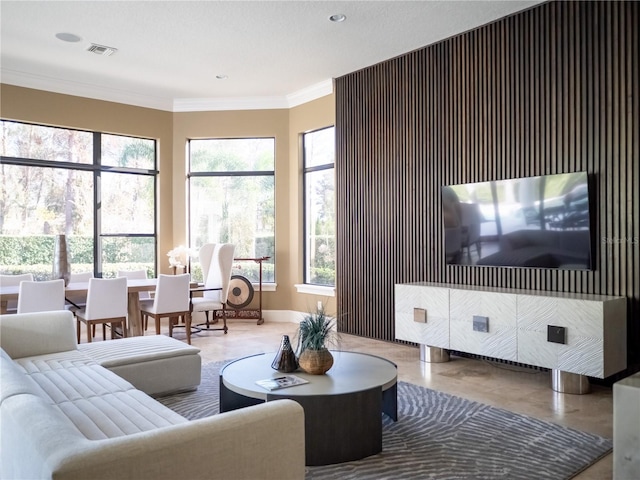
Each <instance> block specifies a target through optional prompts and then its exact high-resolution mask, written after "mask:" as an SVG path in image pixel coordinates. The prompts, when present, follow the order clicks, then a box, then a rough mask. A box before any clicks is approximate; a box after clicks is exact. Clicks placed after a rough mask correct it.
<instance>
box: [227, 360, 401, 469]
mask: <svg viewBox="0 0 640 480" xmlns="http://www.w3.org/2000/svg"><path fill="white" fill-rule="evenodd" d="M331 353H332V355H333V358H334V362H333V367H331V370H329V371H328V372H327V373H326V374H325V375H309V374H306V373H303V372H301V371H296V372H292V375H295V376H297V377H301V378H304V379H305V380H307V381H308V382H309V383H306V384H303V385H296V386H293V387H287V388H282V389H279V390H273V391H268V390H266V389H264V388H262V387H261V386H259V385H257V384H256V381H258V380H263V379H266V378H276V377H280V376H283V375H284V374H282V373H281V372H278V371H276V370H274V369H272V368H271V362H272V361H273V358H274V357H275V352H274V353H263V354H259V355H253V356H250V357H244V358H240V359H238V360H235V361H233V362H230V363H228V364H227V365H225V366H224V367H223V368H222V369H221V370H220V411H221V412H226V411H229V410H235V409H238V408H243V407H247V406H250V405H255V404H258V403H263V402H270V401H273V400H279V399H283V398H289V399H291V400H295V401H296V402H298V403H299V404H300V405H302V407H303V408H304V413H305V447H306V464H307V465H328V464H331V463H341V462H348V461H352V460H358V459H361V458H364V457H368V456H370V455H375V454H376V453H380V452H381V451H382V419H381V414H382V413H386V414H387V415H389V416H390V417H391V418H392V419H393V420H394V421H395V420H397V418H398V409H397V378H398V377H397V374H398V370H397V367H396V365H395V364H393V363H392V362H390V361H389V360H385V359H384V358H381V357H376V356H374V355H368V354H364V353H356V352H341V351H332V352H331Z"/></svg>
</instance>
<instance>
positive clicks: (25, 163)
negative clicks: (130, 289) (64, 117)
mask: <svg viewBox="0 0 640 480" xmlns="http://www.w3.org/2000/svg"><path fill="white" fill-rule="evenodd" d="M0 122H2V123H13V124H21V125H32V126H37V127H43V128H50V129H57V130H66V131H75V132H85V133H91V134H92V143H93V145H92V146H93V152H92V162H91V163H90V164H87V163H74V162H67V161H59V160H42V159H36V158H33V159H32V158H24V157H10V156H4V155H0V163H3V164H6V165H12V166H19V167H37V168H55V169H63V170H77V171H84V172H91V173H92V174H93V239H94V242H93V270H94V271H93V274H94V276H95V277H102V275H103V266H102V244H103V239H105V238H115V237H117V238H153V244H154V252H155V255H154V258H153V268H154V271H155V272H158V195H157V192H158V174H159V170H158V141H157V139H155V138H147V137H142V136H138V135H126V134H121V133H111V132H99V131H93V130H84V129H80V128H68V127H60V126H57V125H46V124H41V123H32V122H24V121H17V120H9V119H5V118H0ZM103 134H104V135H110V136H120V137H126V138H132V139H141V140H148V141H152V142H153V150H154V160H153V166H154V168H152V169H144V168H132V167H117V166H111V165H102V162H101V158H102V135H103ZM105 172H109V173H118V174H129V175H143V176H152V177H153V233H149V234H146V233H124V232H121V233H108V234H106V233H102V224H101V214H102V212H101V209H102V195H101V194H102V186H101V176H102V173H105Z"/></svg>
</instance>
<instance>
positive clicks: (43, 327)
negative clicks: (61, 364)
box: [0, 310, 78, 358]
mask: <svg viewBox="0 0 640 480" xmlns="http://www.w3.org/2000/svg"><path fill="white" fill-rule="evenodd" d="M0 342H1V344H2V348H3V349H4V350H5V351H6V352H7V353H8V354H9V356H10V357H11V358H23V357H32V356H35V355H46V354H48V353H58V352H66V351H69V350H77V348H78V342H77V340H76V330H75V321H74V319H73V313H71V312H69V311H66V310H60V311H54V312H37V313H19V314H15V315H2V316H1V317H0Z"/></svg>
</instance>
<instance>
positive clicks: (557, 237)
mask: <svg viewBox="0 0 640 480" xmlns="http://www.w3.org/2000/svg"><path fill="white" fill-rule="evenodd" d="M589 198H590V197H589V182H588V176H587V173H586V172H575V173H562V174H555V175H544V176H540V177H525V178H514V179H508V180H495V181H490V182H480V183H467V184H460V185H447V186H444V187H442V218H443V221H444V242H445V248H444V250H445V257H446V263H447V264H449V265H481V266H499V267H531V268H560V269H570V270H589V269H591V231H590V227H589V219H590V215H589Z"/></svg>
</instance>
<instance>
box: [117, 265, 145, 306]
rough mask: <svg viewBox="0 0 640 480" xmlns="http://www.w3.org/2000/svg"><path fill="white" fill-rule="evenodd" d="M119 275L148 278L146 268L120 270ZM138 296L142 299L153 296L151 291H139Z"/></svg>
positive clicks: (134, 278)
mask: <svg viewBox="0 0 640 480" xmlns="http://www.w3.org/2000/svg"><path fill="white" fill-rule="evenodd" d="M118 277H125V278H130V279H131V280H146V279H147V278H148V277H147V271H146V270H118ZM138 297H139V298H140V300H147V299H148V298H151V293H149V292H139V293H138Z"/></svg>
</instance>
